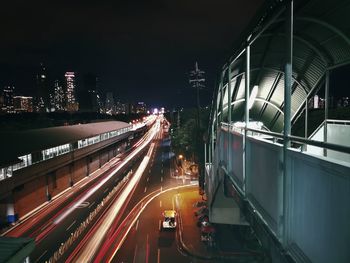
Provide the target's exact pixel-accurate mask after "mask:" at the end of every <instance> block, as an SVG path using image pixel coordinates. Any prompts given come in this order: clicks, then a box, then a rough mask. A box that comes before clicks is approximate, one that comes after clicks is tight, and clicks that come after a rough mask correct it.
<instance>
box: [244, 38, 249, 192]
mask: <svg viewBox="0 0 350 263" xmlns="http://www.w3.org/2000/svg"><path fill="white" fill-rule="evenodd" d="M245 50H246V69H245V94H244V97H245V110H244V112H245V114H244V121H245V127H246V129H244V138H243V194H244V198H246V197H247V193H246V191H247V165H248V163H247V132H248V131H247V128H248V124H249V88H250V45H249V43H247V47H246V49H245Z"/></svg>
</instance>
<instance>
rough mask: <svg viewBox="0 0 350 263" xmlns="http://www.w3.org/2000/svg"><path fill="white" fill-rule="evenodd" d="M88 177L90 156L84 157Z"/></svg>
mask: <svg viewBox="0 0 350 263" xmlns="http://www.w3.org/2000/svg"><path fill="white" fill-rule="evenodd" d="M89 175H90V156H88V157H86V176H89Z"/></svg>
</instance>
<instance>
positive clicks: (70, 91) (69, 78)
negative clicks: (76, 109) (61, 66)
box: [64, 72, 75, 104]
mask: <svg viewBox="0 0 350 263" xmlns="http://www.w3.org/2000/svg"><path fill="white" fill-rule="evenodd" d="M64 76H65V78H66V88H67V90H66V94H67V104H70V103H75V74H74V72H66V74H65V75H64Z"/></svg>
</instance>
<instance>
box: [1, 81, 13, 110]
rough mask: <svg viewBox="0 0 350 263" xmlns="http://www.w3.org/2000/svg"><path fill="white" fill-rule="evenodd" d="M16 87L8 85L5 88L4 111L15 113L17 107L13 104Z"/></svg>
mask: <svg viewBox="0 0 350 263" xmlns="http://www.w3.org/2000/svg"><path fill="white" fill-rule="evenodd" d="M14 91H15V87H13V86H6V87H5V88H4V90H3V106H2V111H4V112H6V113H15V108H14V104H13V97H14Z"/></svg>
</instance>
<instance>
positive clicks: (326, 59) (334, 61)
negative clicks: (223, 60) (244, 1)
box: [217, 0, 350, 132]
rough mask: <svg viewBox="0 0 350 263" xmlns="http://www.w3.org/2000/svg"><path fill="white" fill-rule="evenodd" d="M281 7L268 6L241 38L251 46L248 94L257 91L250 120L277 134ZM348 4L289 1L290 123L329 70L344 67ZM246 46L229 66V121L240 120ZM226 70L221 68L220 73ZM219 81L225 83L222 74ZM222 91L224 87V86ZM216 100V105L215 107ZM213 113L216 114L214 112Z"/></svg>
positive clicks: (349, 45)
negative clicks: (291, 15)
mask: <svg viewBox="0 0 350 263" xmlns="http://www.w3.org/2000/svg"><path fill="white" fill-rule="evenodd" d="M285 2H286V1H268V3H267V4H266V6H265V7H264V8H263V9H262V10H261V11H260V13H259V14H258V15H257V17H256V18H255V19H254V22H253V24H252V26H251V27H250V28H249V29H248V30H247V32H246V33H245V34H244V37H243V40H244V39H250V40H249V43H251V49H250V52H251V62H250V63H251V77H250V84H251V85H250V90H252V88H253V86H255V85H258V94H257V97H256V99H255V102H254V104H253V107H252V108H251V110H250V118H251V119H253V120H257V121H262V122H263V123H264V124H265V126H267V127H268V128H269V129H270V130H273V131H277V132H281V131H282V129H283V107H284V57H285V53H286V52H285V49H286V35H285V23H284V13H285V12H284V8H285ZM349 14H350V2H349V1H348V0H310V1H302V0H295V1H294V28H293V33H294V34H293V35H294V36H293V62H292V63H293V85H292V98H291V116H292V121H294V120H295V119H296V118H297V116H298V113H299V112H300V110H301V109H302V107H303V105H304V103H305V100H306V99H307V98H308V96H310V94H312V93H313V92H314V90H315V89H316V88H317V87H319V85H320V84H322V83H323V81H324V76H325V72H326V71H327V70H329V69H332V68H335V67H339V66H342V65H346V64H349V63H350V19H349V17H348V15H349ZM246 43H247V41H241V42H240V43H239V45H238V46H237V47H236V49H235V51H236V52H235V55H234V56H232V57H231V59H230V60H229V64H230V65H231V76H232V80H231V92H232V95H231V97H232V101H231V105H232V121H240V120H242V118H243V116H244V104H245V100H244V94H245V91H244V89H245V82H244V81H245V79H244V78H245V74H244V71H245V55H244V54H245V53H244V52H243V51H244V48H245V45H246ZM223 70H224V72H225V71H226V70H227V65H225V66H224V68H223ZM224 74H226V75H225V76H226V77H224V79H226V78H227V72H226V73H224ZM225 85H226V86H225ZM223 86H224V88H223V90H224V93H223V109H224V113H223V116H224V119H223V120H225V118H226V119H227V106H228V101H227V95H228V94H227V88H226V87H227V81H226V82H225V81H224V82H223ZM220 97H221V95H220V94H219V95H218V98H217V103H218V104H220ZM219 111H221V110H220V109H219Z"/></svg>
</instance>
